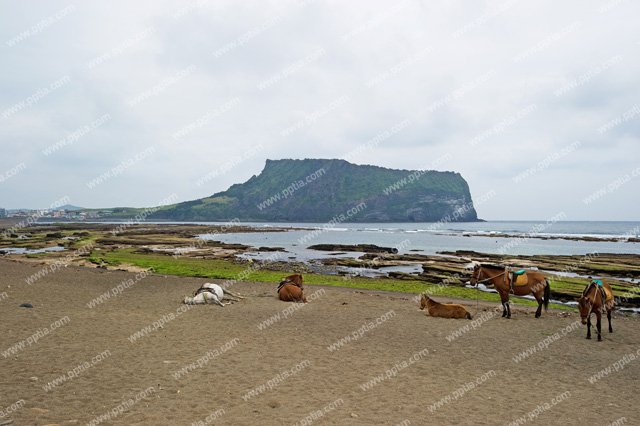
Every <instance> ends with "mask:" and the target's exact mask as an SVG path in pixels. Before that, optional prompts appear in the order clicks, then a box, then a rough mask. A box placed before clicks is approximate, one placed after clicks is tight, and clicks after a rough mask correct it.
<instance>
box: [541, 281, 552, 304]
mask: <svg viewBox="0 0 640 426" xmlns="http://www.w3.org/2000/svg"><path fill="white" fill-rule="evenodd" d="M544 281H545V284H546V285H545V287H544V296H543V299H542V301H543V303H544V311H545V312H546V311H547V308H548V307H549V299H550V298H551V286H550V285H549V280H548V279H546V278H545V279H544Z"/></svg>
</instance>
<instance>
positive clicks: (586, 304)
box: [575, 296, 593, 324]
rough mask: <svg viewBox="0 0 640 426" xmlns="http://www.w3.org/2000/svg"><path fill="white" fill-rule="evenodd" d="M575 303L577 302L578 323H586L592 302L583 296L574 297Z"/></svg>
mask: <svg viewBox="0 0 640 426" xmlns="http://www.w3.org/2000/svg"><path fill="white" fill-rule="evenodd" d="M575 299H576V302H578V311H579V312H580V322H582V324H586V323H587V318H588V317H589V314H590V313H591V308H592V307H593V302H592V301H591V299H589V298H588V297H585V296H581V297H576V298H575Z"/></svg>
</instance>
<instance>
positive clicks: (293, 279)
mask: <svg viewBox="0 0 640 426" xmlns="http://www.w3.org/2000/svg"><path fill="white" fill-rule="evenodd" d="M283 282H288V283H292V284H295V285H297V286H298V287H300V288H302V274H293V275H289V276H288V277H284V278H283V279H281V280H280V283H283Z"/></svg>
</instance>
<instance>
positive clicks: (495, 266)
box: [480, 263, 504, 270]
mask: <svg viewBox="0 0 640 426" xmlns="http://www.w3.org/2000/svg"><path fill="white" fill-rule="evenodd" d="M480 266H482V267H483V268H487V269H500V270H502V269H504V266H498V265H493V264H491V263H481V264H480Z"/></svg>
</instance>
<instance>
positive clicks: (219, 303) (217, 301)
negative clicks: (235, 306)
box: [209, 297, 231, 306]
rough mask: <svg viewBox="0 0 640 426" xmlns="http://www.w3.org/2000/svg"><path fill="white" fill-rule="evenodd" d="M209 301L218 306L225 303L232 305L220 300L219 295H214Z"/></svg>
mask: <svg viewBox="0 0 640 426" xmlns="http://www.w3.org/2000/svg"><path fill="white" fill-rule="evenodd" d="M209 302H213V303H215V304H216V305H218V306H225V305H230V304H231V303H222V302H221V301H220V300H218V298H217V297H214V298H213V299H209Z"/></svg>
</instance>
